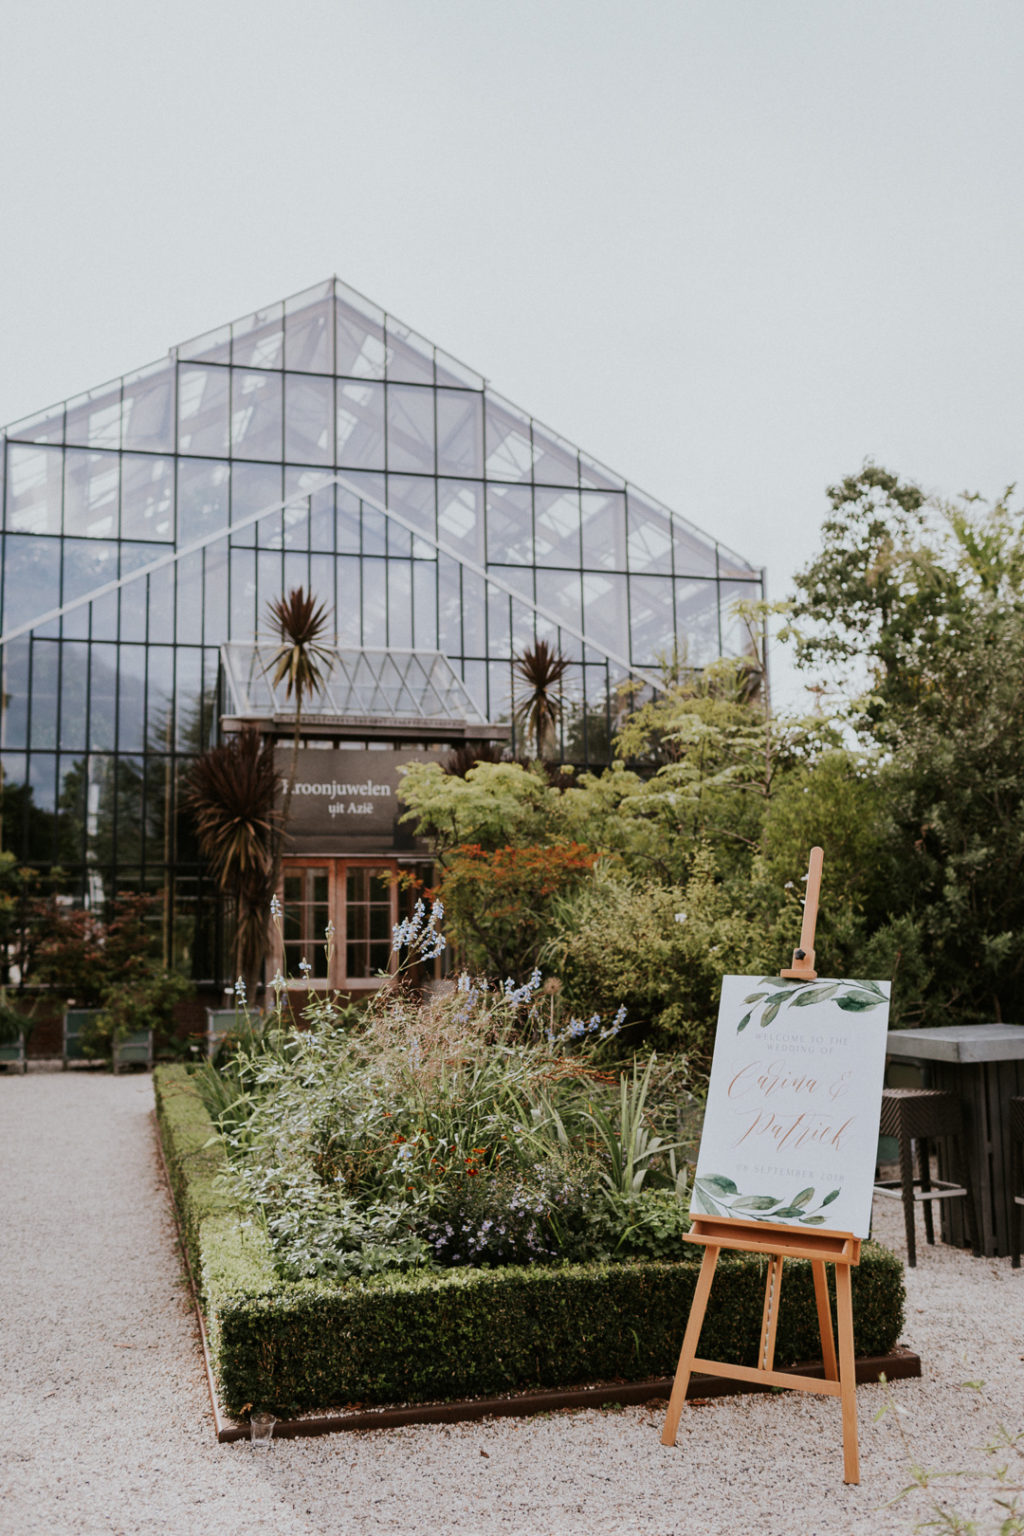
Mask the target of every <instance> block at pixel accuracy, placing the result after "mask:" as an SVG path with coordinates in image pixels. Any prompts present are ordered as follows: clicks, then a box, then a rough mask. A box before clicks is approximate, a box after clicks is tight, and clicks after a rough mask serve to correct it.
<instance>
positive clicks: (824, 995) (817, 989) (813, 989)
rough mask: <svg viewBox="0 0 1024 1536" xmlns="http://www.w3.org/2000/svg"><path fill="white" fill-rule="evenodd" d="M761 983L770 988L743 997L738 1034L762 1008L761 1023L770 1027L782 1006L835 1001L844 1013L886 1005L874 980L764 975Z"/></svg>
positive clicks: (805, 1005) (765, 1026) (759, 1022)
mask: <svg viewBox="0 0 1024 1536" xmlns="http://www.w3.org/2000/svg"><path fill="white" fill-rule="evenodd" d="M758 986H759V987H761V988H765V989H767V990H762V991H759V992H751V993H750V994H749V996H747V997H745V998H744V999H743V1001H744V1004H745V1005H746V1006H747V1009H748V1012H746V1013H745V1014H744V1015H743V1017H742V1018H741V1019H740V1021H739V1023H738V1024H737V1026H736V1033H737V1034H739V1033H740V1032H741V1031H742V1030H744V1029H746V1027H747V1025H748V1024H749V1023H750V1021H751V1019H752V1018H753V1017H754V1015H755V1014H756V1013H757V1011H758V1009H760V1010H761V1017H760V1018H759V1019H758V1024H759V1025H760V1027H761V1028H762V1029H767V1028H768V1026H769V1024H774V1023H775V1020H776V1019H777V1018H778V1016H779V1013H780V1012H781V1010H782V1009H783V1008H812V1007H814V1005H815V1004H816V1003H827V1002H834V1003H835V1005H836V1007H837V1008H841V1009H842V1011H843V1012H844V1013H867V1012H869V1011H870V1009H872V1008H881V1007H884V1005H885V1001H886V998H885V993H884V992H883V991H882V989H881V987H880V986H879V985H878V983H877V982H875V981H850V980H842V981H828V982H824V983H823V982H819V981H796V982H794V981H789V980H786V979H784V978H781V977H780V978H775V977H773V976H762V977H761V979H760V981H759V982H758Z"/></svg>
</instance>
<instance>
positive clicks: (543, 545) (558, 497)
mask: <svg viewBox="0 0 1024 1536" xmlns="http://www.w3.org/2000/svg"><path fill="white" fill-rule="evenodd" d="M533 530H534V532H533V537H534V544H535V547H536V551H537V564H538V565H563V566H566V565H567V566H573V567H574V568H575V569H577V570H578V569H579V565H580V503H579V493H578V492H577V491H549V490H545V489H544V488H543V487H541V486H538V488H537V490H536V491H535V492H534V497H533Z"/></svg>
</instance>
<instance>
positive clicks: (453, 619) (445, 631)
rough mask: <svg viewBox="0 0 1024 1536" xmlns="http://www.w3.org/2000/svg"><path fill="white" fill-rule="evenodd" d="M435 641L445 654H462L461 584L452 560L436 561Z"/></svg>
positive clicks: (455, 564) (457, 569)
mask: <svg viewBox="0 0 1024 1536" xmlns="http://www.w3.org/2000/svg"><path fill="white" fill-rule="evenodd" d="M437 641H438V649H439V650H442V651H443V652H444V653H445V655H446V656H461V655H462V586H461V583H460V581H459V567H458V565H457V563H456V562H455V561H454V560H449V559H448V558H447V556H445V555H439V556H438V561H437Z"/></svg>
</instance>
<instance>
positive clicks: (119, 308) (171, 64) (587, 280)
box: [0, 0, 1024, 697]
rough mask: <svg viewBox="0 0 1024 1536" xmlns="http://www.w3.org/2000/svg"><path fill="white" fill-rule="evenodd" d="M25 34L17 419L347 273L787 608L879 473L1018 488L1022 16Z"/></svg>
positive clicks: (661, 8) (272, 4)
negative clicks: (842, 489)
mask: <svg viewBox="0 0 1024 1536" xmlns="http://www.w3.org/2000/svg"><path fill="white" fill-rule="evenodd" d="M2 36H3V47H2V52H0V125H2V128H3V142H4V145H5V153H4V157H3V169H2V171H0V186H2V201H0V219H2V223H0V229H2V237H0V421H12V420H14V419H16V418H17V417H20V416H24V415H28V414H29V413H30V412H32V411H34V410H36V409H39V408H42V407H43V406H46V405H48V404H50V403H51V402H53V401H55V400H58V399H61V398H63V397H65V396H67V395H70V394H73V393H76V392H78V391H80V390H84V389H87V388H89V387H91V386H93V385H95V384H99V383H101V382H103V381H104V380H106V379H107V378H110V377H111V376H113V375H116V374H120V373H122V372H125V371H126V370H129V369H132V368H135V367H138V366H140V365H142V364H143V363H146V362H149V361H151V360H153V359H155V358H157V357H159V356H161V355H162V354H163V353H165V352H166V350H167V348H168V347H169V346H171V345H173V344H175V343H177V342H179V341H181V340H184V339H185V338H187V337H189V336H191V335H194V334H196V333H197V332H201V331H205V330H208V329H212V328H213V327H214V326H216V325H218V324H220V323H222V322H224V321H226V320H229V319H232V318H234V317H236V316H238V315H241V314H244V313H246V312H247V311H249V310H251V309H255V308H257V307H258V306H260V305H262V304H265V303H267V302H270V301H272V300H274V299H277V298H282V297H284V296H285V295H286V294H289V293H292V292H295V291H297V290H299V289H302V288H305V287H307V286H309V285H310V284H312V283H314V282H316V281H318V280H319V279H321V278H323V277H327V276H329V275H330V274H331V273H335V272H336V273H337V274H338V276H340V277H341V278H343V279H344V280H345V281H347V282H349V283H351V284H352V285H353V286H354V287H356V288H358V289H360V290H361V291H363V292H364V293H366V294H367V295H369V296H370V297H371V298H373V299H374V300H376V301H377V302H378V303H379V304H381V305H383V306H384V307H385V308H387V309H388V310H390V311H391V312H392V313H393V314H395V315H396V316H398V317H399V318H400V319H402V320H404V321H406V322H408V323H409V324H411V325H412V326H414V327H415V328H416V329H418V330H420V331H421V332H423V333H424V334H425V335H427V336H428V337H430V339H431V340H433V341H435V342H436V343H437V344H438V345H439V346H442V347H444V348H445V349H446V350H448V351H449V352H452V353H454V354H455V355H456V356H457V357H460V358H462V360H463V361H465V362H467V363H469V364H470V365H472V366H473V367H475V368H477V369H478V370H479V371H480V372H482V373H483V374H485V375H486V376H487V378H488V379H489V380H490V381H491V382H492V383H493V384H494V386H495V387H496V388H497V389H499V390H500V391H501V392H502V393H504V394H506V395H508V396H509V397H510V398H511V399H513V400H515V401H516V402H517V403H519V404H520V405H522V406H524V407H525V408H526V409H528V410H530V411H532V412H533V413H534V414H535V415H536V416H538V417H539V418H541V420H543V421H545V422H547V423H548V424H549V425H551V426H552V427H555V428H556V429H557V430H558V431H560V432H562V433H563V434H564V435H565V436H567V437H568V438H570V439H571V440H573V441H574V442H577V443H579V444H580V446H582V447H584V448H586V449H588V450H589V451H590V452H591V453H593V454H595V455H596V456H597V457H598V458H600V459H601V460H603V461H604V462H605V463H607V464H609V465H610V466H612V467H613V468H615V469H617V470H618V471H620V472H621V473H623V474H625V475H627V476H628V477H629V478H630V479H631V480H633V481H634V482H635V483H636V484H638V485H639V486H641V487H643V488H644V489H645V490H647V491H649V492H651V493H652V494H654V495H656V496H658V497H659V498H661V499H662V500H663V501H665V502H667V503H668V504H669V505H670V506H672V507H675V508H676V509H678V510H679V511H680V512H682V513H684V514H685V515H686V516H687V517H689V518H690V519H692V520H693V521H694V522H695V523H697V524H698V525H699V526H700V527H702V528H704V529H705V530H707V531H708V532H709V533H712V534H714V535H716V536H717V537H719V538H720V539H722V540H723V541H724V542H725V543H727V544H729V545H730V546H732V547H733V548H734V549H737V550H738V551H739V552H740V553H741V554H743V555H745V556H746V557H747V558H748V559H750V560H752V561H754V562H755V563H757V564H763V565H765V566H766V567H767V569H768V579H769V592H770V595H772V596H776V597H779V596H784V595H785V594H786V593H787V591H788V590H789V585H790V578H791V575H792V572H793V571H794V570H795V569H796V568H798V567H799V566H800V565H801V564H802V563H803V562H804V561H805V560H806V559H807V558H808V557H809V556H810V555H811V554H812V553H813V552H814V549H815V548H816V543H817V531H818V528H819V526H820V522H821V518H822V515H823V512H824V510H825V507H826V501H825V487H826V486H827V485H828V484H829V483H830V482H832V481H834V480H836V479H838V478H839V477H840V476H842V475H843V474H844V473H847V472H849V471H853V470H856V469H857V468H858V467H859V466H860V464H861V463H862V462H863V460H864V459H865V458H867V457H872V458H874V459H875V460H876V461H877V462H879V463H882V464H884V465H886V466H887V467H889V468H891V469H893V470H895V471H897V472H898V473H900V474H902V475H905V476H908V477H911V478H914V479H917V480H918V481H919V482H920V483H921V484H923V485H924V486H925V487H926V488H927V489H928V490H931V491H935V492H938V493H940V494H942V495H953V494H955V493H956V492H958V491H960V490H963V489H972V490H978V491H981V492H982V493H984V494H986V495H990V496H991V495H995V494H997V493H998V492H999V491H1001V490H1002V489H1003V488H1004V486H1005V485H1006V484H1007V483H1009V482H1010V481H1013V480H1015V479H1016V478H1017V476H1018V475H1019V474H1021V471H1022V467H1024V453H1022V442H1021V424H1022V420H1024V411H1022V405H1024V399H1022V397H1024V346H1022V341H1024V336H1022V329H1024V309H1022V305H1021V303H1020V297H1021V295H1020V287H1021V284H1020V274H1021V260H1022V251H1024V198H1022V196H1021V190H1022V189H1021V181H1022V172H1021V164H1022V145H1024V92H1022V90H1021V71H1022V64H1024V48H1022V44H1024V4H1021V3H1020V0H919V3H910V0H696V3H695V0H629V3H627V0H622V3H612V0H290V3H288V4H284V3H281V0H244V3H242V0H175V4H174V5H173V6H164V5H157V4H155V3H152V0H150V3H146V0H141V3H140V0H6V5H5V6H4V8H3V32H2ZM778 675H779V681H780V684H784V683H785V682H786V669H785V668H784V667H780V669H779V674H778ZM794 697H795V694H794Z"/></svg>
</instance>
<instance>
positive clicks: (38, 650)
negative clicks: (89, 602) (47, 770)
mask: <svg viewBox="0 0 1024 1536" xmlns="http://www.w3.org/2000/svg"><path fill="white" fill-rule="evenodd" d="M59 658H60V643H59V642H58V641H56V640H36V641H35V642H34V643H33V645H32V719H31V725H30V739H29V746H30V747H31V748H32V750H33V751H34V752H38V751H40V750H43V751H52V750H53V748H55V747H56V745H57V691H58V690H57V678H58V666H59Z"/></svg>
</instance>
